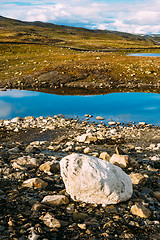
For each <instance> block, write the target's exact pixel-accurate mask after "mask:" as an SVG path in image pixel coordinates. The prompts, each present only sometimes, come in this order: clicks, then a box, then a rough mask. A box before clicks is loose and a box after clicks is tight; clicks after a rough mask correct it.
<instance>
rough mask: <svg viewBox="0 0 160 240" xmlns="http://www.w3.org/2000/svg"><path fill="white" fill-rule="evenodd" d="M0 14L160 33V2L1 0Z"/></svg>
mask: <svg viewBox="0 0 160 240" xmlns="http://www.w3.org/2000/svg"><path fill="white" fill-rule="evenodd" d="M0 15H2V16H5V17H10V18H15V19H19V20H24V21H43V22H52V23H55V24H62V25H69V26H78V27H85V28H90V29H95V28H96V29H97V28H98V29H108V30H116V31H123V32H130V33H139V34H145V33H160V0H145V1H144V0H120V1H118V0H68V1H66V0H28V1H26V0H21V1H19V0H16V1H15V0H0Z"/></svg>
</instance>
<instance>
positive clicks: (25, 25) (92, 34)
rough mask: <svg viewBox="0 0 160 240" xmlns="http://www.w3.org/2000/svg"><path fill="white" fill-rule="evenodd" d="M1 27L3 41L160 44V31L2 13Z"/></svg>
mask: <svg viewBox="0 0 160 240" xmlns="http://www.w3.org/2000/svg"><path fill="white" fill-rule="evenodd" d="M0 30H1V31H2V32H3V34H4V35H3V34H1V36H0V41H3V42H5V41H8V40H9V41H14V42H15V41H18V42H32V43H35V42H38V43H43V44H44V43H48V44H53V43H55V42H63V44H65V46H67V47H70V46H71V47H78V48H82V49H87V50H92V49H93V48H94V49H103V48H106V46H107V49H108V48H113V49H114V48H120V47H121V46H122V48H125V47H127V45H128V44H129V48H131V47H132V46H134V47H135V46H136V47H139V46H141V47H142V46H153V45H158V44H159V45H160V43H159V42H160V35H156V34H153V35H139V34H131V33H126V32H118V31H110V30H99V29H86V28H80V27H70V26H64V25H56V24H53V23H44V22H40V21H35V22H27V21H21V20H16V19H11V18H6V17H3V16H0ZM71 41H72V43H71ZM89 41H90V42H89ZM106 41H108V42H106ZM113 42H114V44H113ZM120 42H121V43H120ZM115 43H116V44H115ZM123 43H124V44H123Z"/></svg>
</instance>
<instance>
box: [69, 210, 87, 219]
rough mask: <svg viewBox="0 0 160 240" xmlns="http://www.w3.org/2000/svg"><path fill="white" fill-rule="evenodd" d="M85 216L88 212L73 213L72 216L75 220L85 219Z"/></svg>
mask: <svg viewBox="0 0 160 240" xmlns="http://www.w3.org/2000/svg"><path fill="white" fill-rule="evenodd" d="M87 217H88V214H86V213H79V212H74V213H73V218H74V219H75V220H85V219H86V218H87Z"/></svg>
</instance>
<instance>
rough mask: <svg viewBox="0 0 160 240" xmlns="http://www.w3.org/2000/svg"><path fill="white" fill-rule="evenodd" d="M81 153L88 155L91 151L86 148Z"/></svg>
mask: <svg viewBox="0 0 160 240" xmlns="http://www.w3.org/2000/svg"><path fill="white" fill-rule="evenodd" d="M83 152H84V153H85V154H88V153H90V152H91V149H90V148H89V147H87V148H85V149H84V150H83Z"/></svg>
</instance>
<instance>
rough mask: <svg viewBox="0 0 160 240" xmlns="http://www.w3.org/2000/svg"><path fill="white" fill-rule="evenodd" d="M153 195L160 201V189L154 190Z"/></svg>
mask: <svg viewBox="0 0 160 240" xmlns="http://www.w3.org/2000/svg"><path fill="white" fill-rule="evenodd" d="M153 196H154V197H155V198H156V199H157V200H158V201H159V202H160V191H156V192H153Z"/></svg>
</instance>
